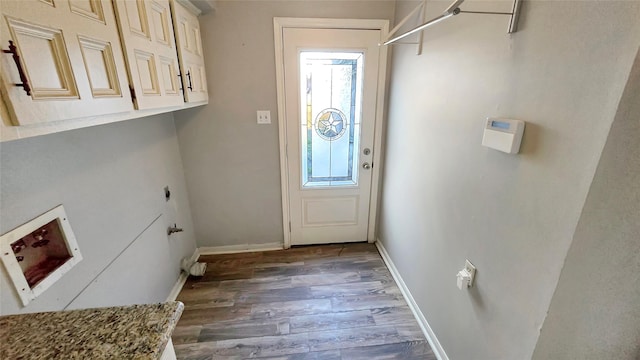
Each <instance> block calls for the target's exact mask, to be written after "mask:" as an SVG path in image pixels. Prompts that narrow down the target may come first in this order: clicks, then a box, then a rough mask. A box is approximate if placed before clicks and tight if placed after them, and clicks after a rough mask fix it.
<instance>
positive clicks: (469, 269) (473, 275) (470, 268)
mask: <svg viewBox="0 0 640 360" xmlns="http://www.w3.org/2000/svg"><path fill="white" fill-rule="evenodd" d="M464 268H465V270H467V272H468V273H469V274H471V279H470V280H469V287H471V286H473V281H474V280H475V278H476V267H475V266H474V265H473V264H472V263H471V261H469V260H465V262H464Z"/></svg>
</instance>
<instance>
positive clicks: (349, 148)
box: [300, 51, 364, 187]
mask: <svg viewBox="0 0 640 360" xmlns="http://www.w3.org/2000/svg"><path fill="white" fill-rule="evenodd" d="M363 62H364V53H362V52H315V51H303V52H301V53H300V99H301V101H300V119H301V124H300V125H301V126H300V143H301V144H302V146H301V150H302V156H301V172H302V174H301V175H302V179H301V180H302V186H303V187H317V186H355V185H358V149H359V148H360V132H361V130H360V124H361V115H362V109H361V106H362V104H361V103H362V79H363V78H362V67H363Z"/></svg>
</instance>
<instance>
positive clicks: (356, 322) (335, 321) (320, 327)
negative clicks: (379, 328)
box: [289, 310, 375, 333]
mask: <svg viewBox="0 0 640 360" xmlns="http://www.w3.org/2000/svg"><path fill="white" fill-rule="evenodd" d="M371 325H375V321H374V319H373V316H372V315H371V311H369V310H361V311H347V312H340V313H331V314H319V315H305V316H292V317H290V318H289V326H290V331H291V333H300V332H311V331H325V330H337V329H347V328H353V327H359V326H371Z"/></svg>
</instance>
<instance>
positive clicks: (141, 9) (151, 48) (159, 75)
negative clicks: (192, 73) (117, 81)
mask: <svg viewBox="0 0 640 360" xmlns="http://www.w3.org/2000/svg"><path fill="white" fill-rule="evenodd" d="M114 4H115V7H116V16H117V17H118V26H120V36H121V38H122V43H123V44H124V49H125V58H126V62H127V65H128V66H127V69H128V75H129V81H130V84H131V86H132V87H133V90H134V93H135V95H134V103H135V106H136V108H137V109H155V108H162V107H169V106H179V105H182V104H184V99H183V97H182V93H181V91H180V79H179V76H178V75H179V74H180V73H179V68H178V57H177V52H176V46H175V39H174V34H173V25H172V21H171V9H170V6H169V0H115V1H114Z"/></svg>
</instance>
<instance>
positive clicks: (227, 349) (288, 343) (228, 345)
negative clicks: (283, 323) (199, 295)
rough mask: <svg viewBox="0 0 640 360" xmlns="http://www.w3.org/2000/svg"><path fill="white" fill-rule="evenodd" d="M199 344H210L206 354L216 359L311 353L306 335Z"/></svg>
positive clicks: (207, 346)
mask: <svg viewBox="0 0 640 360" xmlns="http://www.w3.org/2000/svg"><path fill="white" fill-rule="evenodd" d="M198 344H199V345H202V344H208V345H205V347H206V348H207V350H206V352H207V353H211V354H212V355H213V358H214V359H217V357H222V356H238V355H239V356H241V357H244V358H256V357H268V356H271V357H273V356H283V355H290V354H299V353H307V352H309V345H308V337H307V334H306V333H305V334H291V335H282V336H263V337H253V338H242V339H229V340H221V341H214V342H204V343H198ZM182 346H183V345H182ZM187 346H191V345H187ZM176 350H177V349H176Z"/></svg>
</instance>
